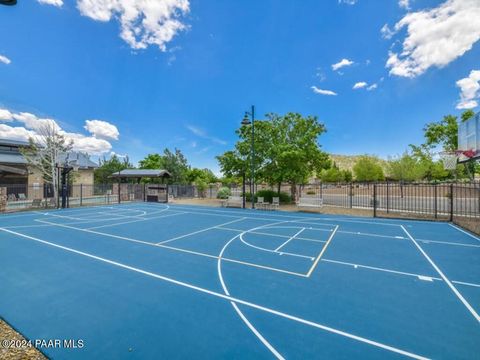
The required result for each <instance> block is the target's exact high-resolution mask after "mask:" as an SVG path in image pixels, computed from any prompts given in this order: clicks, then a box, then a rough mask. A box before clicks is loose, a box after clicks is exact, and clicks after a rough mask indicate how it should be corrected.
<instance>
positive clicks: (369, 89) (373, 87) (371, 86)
mask: <svg viewBox="0 0 480 360" xmlns="http://www.w3.org/2000/svg"><path fill="white" fill-rule="evenodd" d="M377 87H378V85H377V84H372V85H370V86H368V87H367V91H372V90H375V89H376V88H377Z"/></svg>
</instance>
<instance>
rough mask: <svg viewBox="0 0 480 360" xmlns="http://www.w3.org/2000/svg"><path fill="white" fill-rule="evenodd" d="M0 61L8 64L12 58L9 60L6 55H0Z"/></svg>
mask: <svg viewBox="0 0 480 360" xmlns="http://www.w3.org/2000/svg"><path fill="white" fill-rule="evenodd" d="M0 62H2V63H4V64H7V65H8V64H10V63H11V62H12V60H10V59H9V58H8V57H6V56H5V55H0Z"/></svg>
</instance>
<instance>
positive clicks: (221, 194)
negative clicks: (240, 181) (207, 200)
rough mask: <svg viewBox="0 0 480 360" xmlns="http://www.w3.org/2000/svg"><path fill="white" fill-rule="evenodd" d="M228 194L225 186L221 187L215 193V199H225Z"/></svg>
mask: <svg viewBox="0 0 480 360" xmlns="http://www.w3.org/2000/svg"><path fill="white" fill-rule="evenodd" d="M230 194H231V192H230V189H229V188H228V187H226V186H223V187H221V188H220V189H218V191H217V199H227V198H228V197H229V196H230Z"/></svg>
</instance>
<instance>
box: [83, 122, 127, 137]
mask: <svg viewBox="0 0 480 360" xmlns="http://www.w3.org/2000/svg"><path fill="white" fill-rule="evenodd" d="M84 128H85V130H87V131H88V132H89V133H90V134H92V135H93V136H95V137H96V138H100V139H113V140H118V136H119V135H120V133H119V132H118V129H117V127H116V126H115V125H113V124H110V123H109V122H106V121H103V120H86V121H85V126H84Z"/></svg>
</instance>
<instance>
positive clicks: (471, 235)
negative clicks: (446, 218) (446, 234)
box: [448, 223, 480, 241]
mask: <svg viewBox="0 0 480 360" xmlns="http://www.w3.org/2000/svg"><path fill="white" fill-rule="evenodd" d="M448 225H450V226H451V227H453V228H454V229H457V230H458V231H461V232H462V233H464V234H467V235H468V236H470V237H471V238H474V239H475V240H477V241H480V238H478V237H476V236H475V235H473V234H470V233H469V232H468V231H465V230H463V229H461V228H459V227H458V226H456V225H453V224H450V223H449V224H448Z"/></svg>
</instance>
